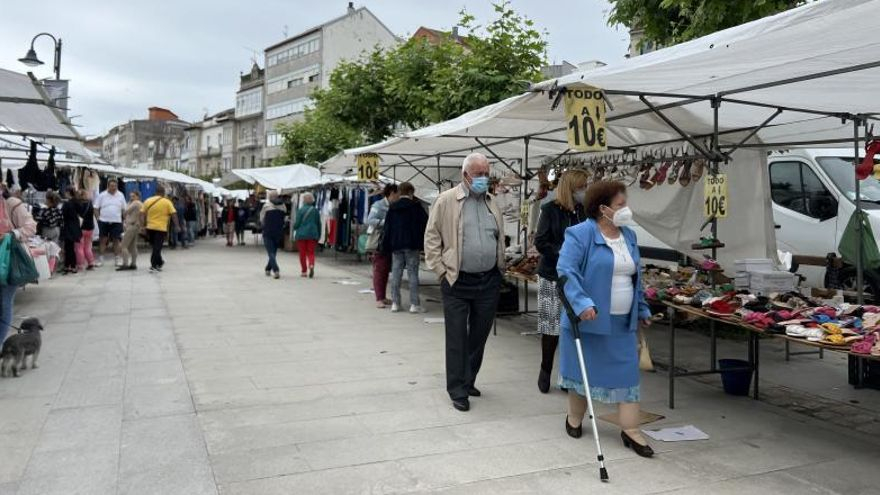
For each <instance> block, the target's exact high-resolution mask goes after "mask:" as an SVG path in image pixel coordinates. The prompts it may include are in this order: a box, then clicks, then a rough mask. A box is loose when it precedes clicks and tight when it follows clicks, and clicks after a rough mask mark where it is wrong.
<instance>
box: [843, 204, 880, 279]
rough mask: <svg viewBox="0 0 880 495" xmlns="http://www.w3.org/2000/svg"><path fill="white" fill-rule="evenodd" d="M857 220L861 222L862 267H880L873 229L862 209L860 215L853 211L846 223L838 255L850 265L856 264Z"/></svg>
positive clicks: (879, 257) (879, 255)
mask: <svg viewBox="0 0 880 495" xmlns="http://www.w3.org/2000/svg"><path fill="white" fill-rule="evenodd" d="M859 221H861V222H862V239H861V244H862V261H864V265H863V266H864V267H865V268H867V269H870V270H876V269H878V268H880V250H878V248H877V242H876V241H875V240H874V231H873V230H872V229H871V222H870V221H869V220H868V214H867V213H865V212H864V211H863V212H862V214H861V216H859V215H857V214H855V213H853V214H852V216H851V217H850V218H849V222H848V223H847V224H846V229H845V230H844V231H843V236H842V237H841V238H840V244H839V245H838V247H837V249H838V251H840V256H841V257H842V258H843V259H844V260H846V261H847V262H848V263H850V264H852V265H856V264H857V260H858V259H859Z"/></svg>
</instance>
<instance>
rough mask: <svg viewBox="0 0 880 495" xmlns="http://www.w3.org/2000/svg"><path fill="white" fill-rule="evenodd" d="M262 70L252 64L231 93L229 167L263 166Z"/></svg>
mask: <svg viewBox="0 0 880 495" xmlns="http://www.w3.org/2000/svg"><path fill="white" fill-rule="evenodd" d="M265 76H266V71H265V70H264V69H261V68H260V66H259V65H257V63H256V62H254V64H253V66H252V67H251V71H250V72H248V73H247V74H241V75H240V76H239V88H238V92H237V93H236V94H235V150H234V154H233V162H232V164H233V167H232V168H254V167H261V166H262V164H263V143H264V142H265V138H264V133H263V92H264V91H265V88H264V86H263V84H264V82H265V79H266V77H265Z"/></svg>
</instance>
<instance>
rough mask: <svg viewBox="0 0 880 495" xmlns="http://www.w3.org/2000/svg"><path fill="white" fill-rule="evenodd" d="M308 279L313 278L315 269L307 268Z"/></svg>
mask: <svg viewBox="0 0 880 495" xmlns="http://www.w3.org/2000/svg"><path fill="white" fill-rule="evenodd" d="M309 278H315V267H313V266H312V267H309Z"/></svg>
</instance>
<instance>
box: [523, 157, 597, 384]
mask: <svg viewBox="0 0 880 495" xmlns="http://www.w3.org/2000/svg"><path fill="white" fill-rule="evenodd" d="M588 180H589V175H588V174H587V172H585V171H584V170H566V171H565V172H563V174H562V177H561V178H560V179H559V185H558V186H556V191H555V192H556V199H555V200H554V201H550V202H548V203H546V204H545V205H544V206H542V207H541V217H540V219H539V220H538V229H537V231H536V233H535V247H536V248H537V249H538V252H540V253H541V261H540V263H539V265H538V332H539V333H540V334H541V371H540V373H539V374H538V389H539V390H540V391H541V393H545V394H546V393H547V392H548V391H550V375H551V374H552V371H553V357H554V355H555V354H556V346H557V345H558V344H559V315H560V310H559V296H558V295H557V293H556V279H557V277H558V276H557V274H556V262H557V260H558V259H559V250H560V249H561V248H562V241H563V240H564V239H565V229H567V228H569V227H571V226H572V225H577V224H579V223H581V222H582V221H584V220H585V219H586V216H585V214H584V199H585V194H586V189H587V182H588Z"/></svg>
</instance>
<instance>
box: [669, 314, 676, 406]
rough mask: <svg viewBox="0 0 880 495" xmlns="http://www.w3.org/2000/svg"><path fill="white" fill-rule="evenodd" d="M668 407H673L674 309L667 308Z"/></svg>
mask: <svg viewBox="0 0 880 495" xmlns="http://www.w3.org/2000/svg"><path fill="white" fill-rule="evenodd" d="M669 409H675V309H673V308H669Z"/></svg>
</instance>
